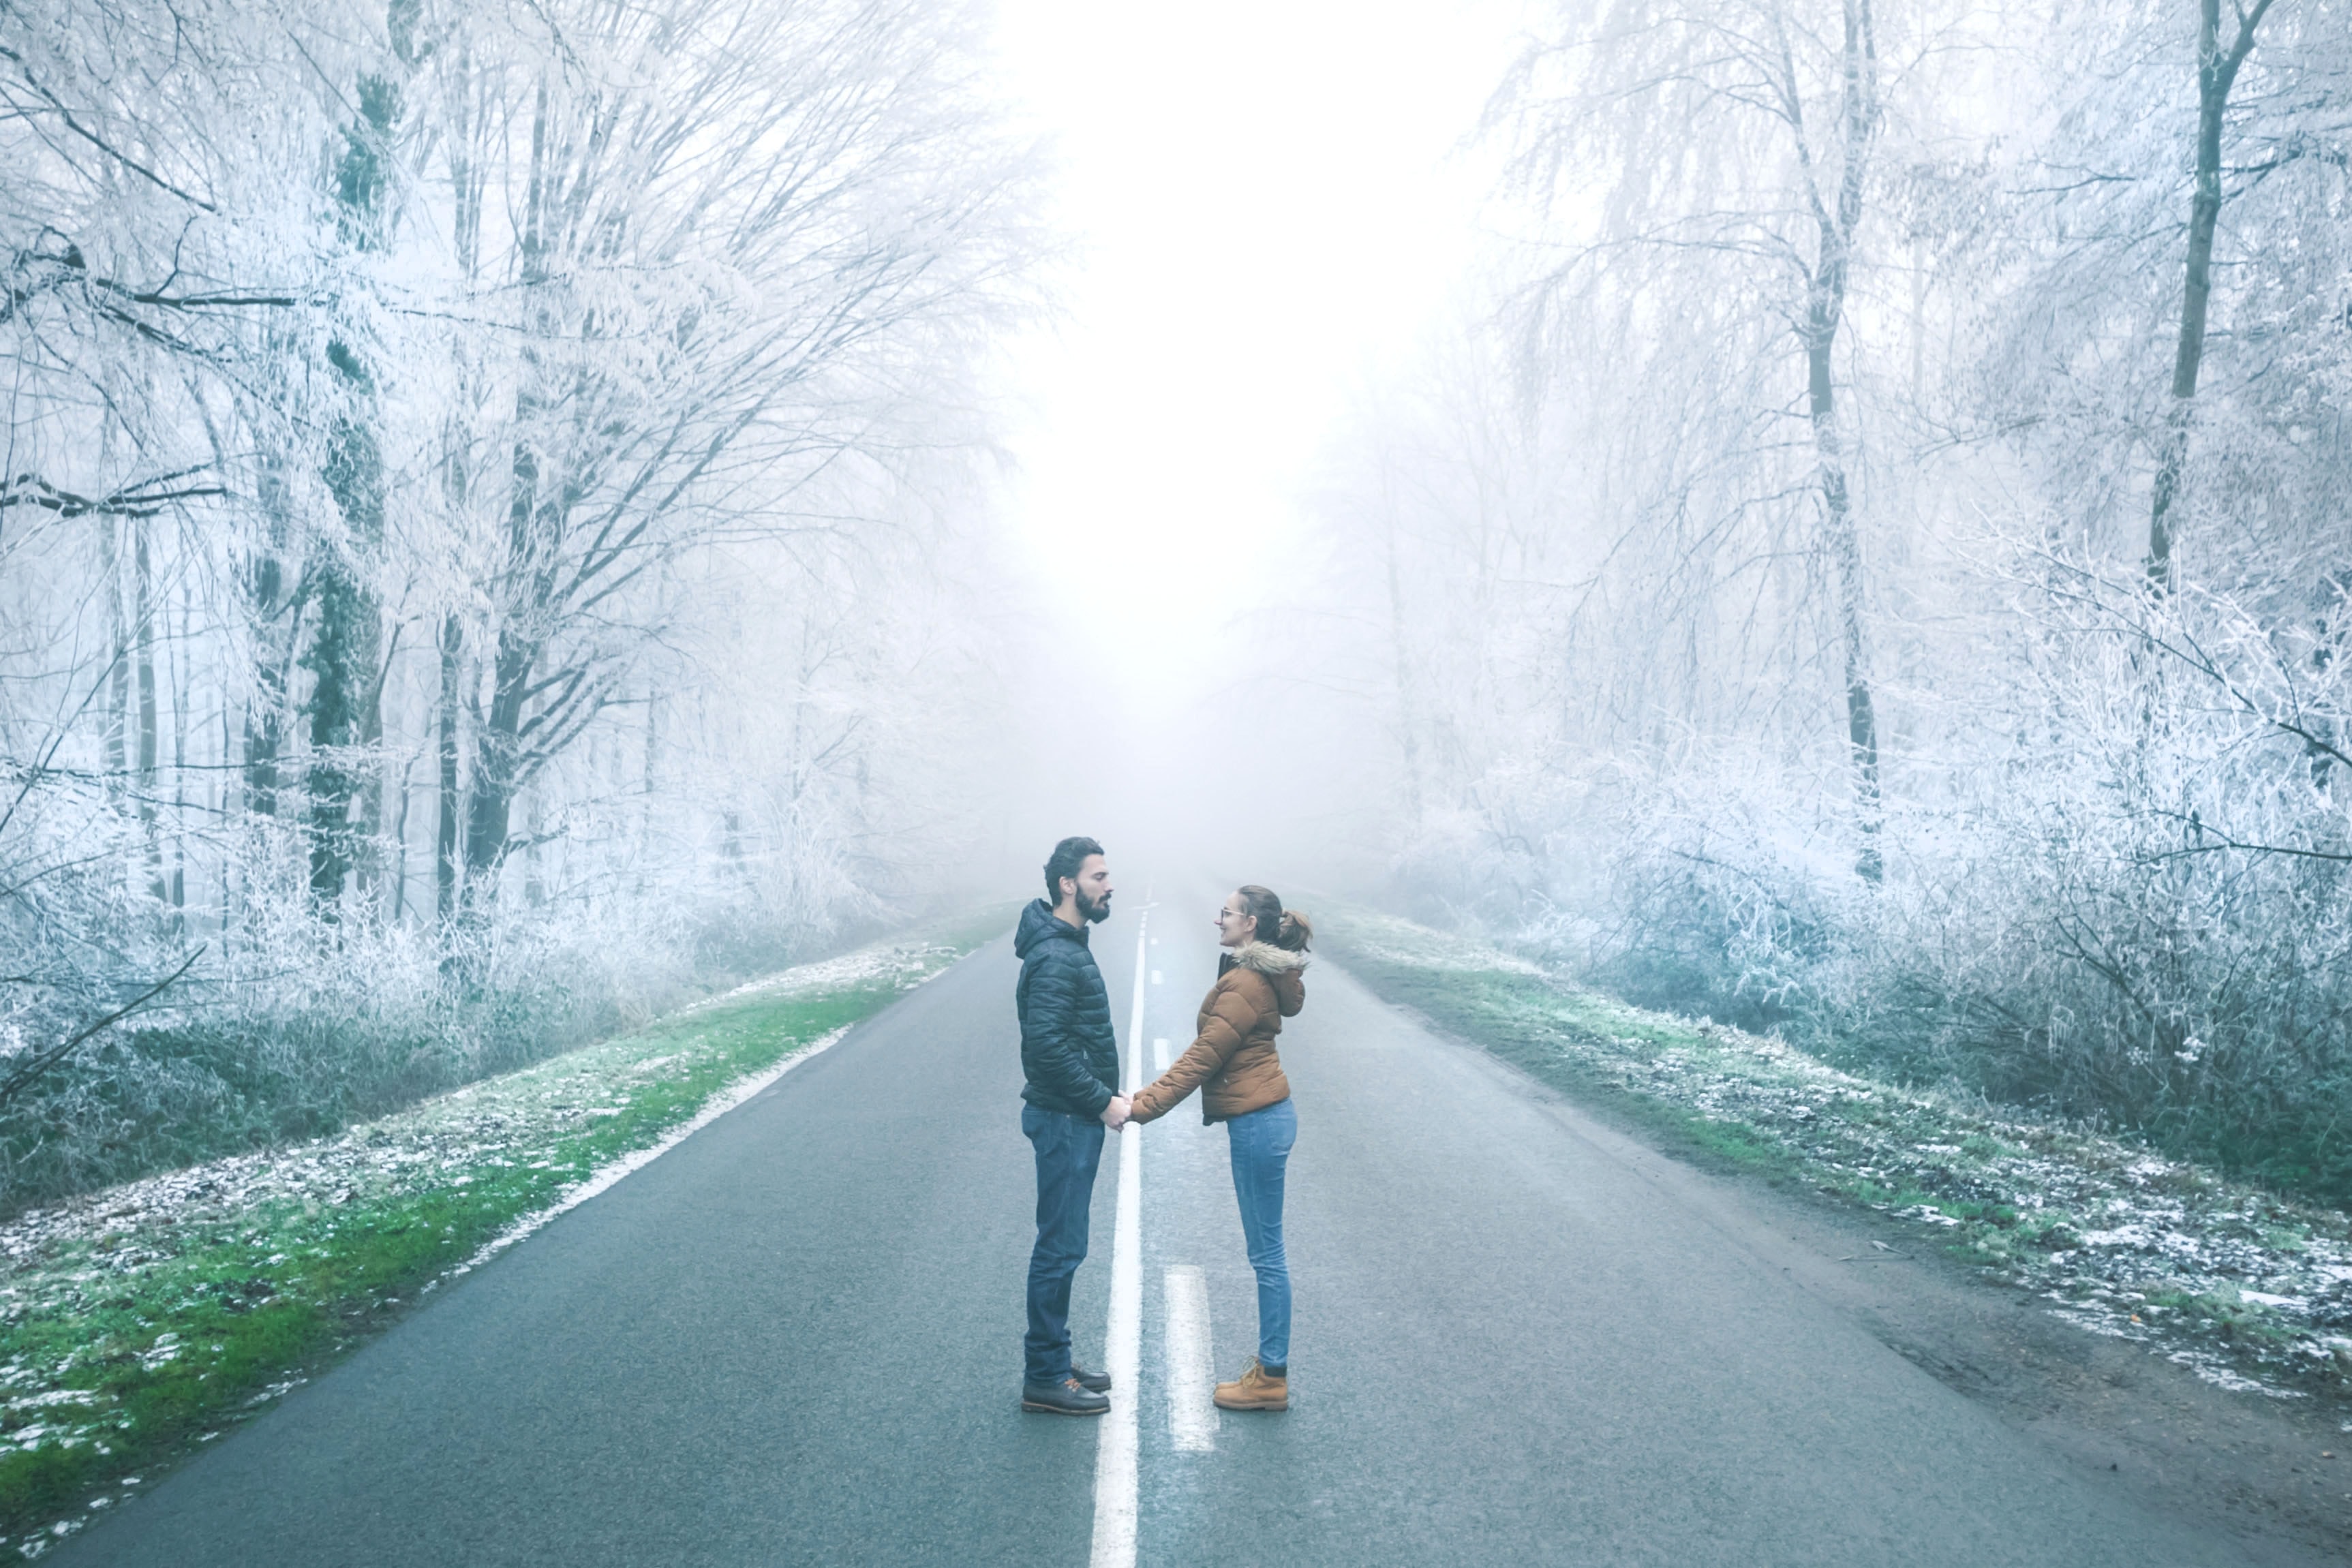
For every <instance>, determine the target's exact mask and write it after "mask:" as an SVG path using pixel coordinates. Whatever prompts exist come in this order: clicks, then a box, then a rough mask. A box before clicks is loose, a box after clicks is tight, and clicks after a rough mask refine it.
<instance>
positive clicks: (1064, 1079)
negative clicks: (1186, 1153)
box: [1013, 838, 1314, 1416]
mask: <svg viewBox="0 0 2352 1568" xmlns="http://www.w3.org/2000/svg"><path fill="white" fill-rule="evenodd" d="M1045 891H1046V893H1047V894H1048V898H1040V899H1036V900H1034V901H1033V902H1032V903H1031V904H1029V906H1028V907H1027V908H1026V909H1024V910H1023V911H1022V912H1021V927H1020V930H1019V932H1018V934H1017V935H1015V936H1014V937H1013V951H1014V952H1015V953H1017V954H1018V955H1019V956H1020V958H1021V979H1020V982H1019V985H1018V987H1017V988H1016V989H1015V991H1014V993H1013V1000H1014V1003H1015V1006H1016V1007H1017V1009H1018V1010H1019V1012H1020V1016H1021V1068H1022V1072H1023V1074H1024V1077H1025V1078H1026V1080H1027V1082H1026V1083H1025V1084H1024V1087H1023V1089H1022V1091H1021V1098H1022V1099H1023V1101H1024V1102H1025V1103H1024V1105H1023V1106H1022V1108H1021V1130H1022V1132H1023V1133H1024V1134H1026V1135H1027V1137H1028V1139H1029V1143H1030V1146H1031V1148H1032V1149H1033V1150H1034V1152H1035V1155H1036V1160H1037V1243H1036V1247H1035V1248H1034V1250H1032V1252H1031V1253H1030V1255H1029V1332H1028V1333H1027V1334H1026V1336H1024V1339H1023V1341H1022V1345H1023V1349H1024V1354H1025V1359H1026V1364H1025V1365H1024V1369H1023V1372H1022V1378H1021V1407H1022V1408H1023V1409H1024V1410H1040V1411H1045V1412H1047V1413H1049V1414H1053V1415H1058V1416H1099V1415H1101V1414H1102V1413H1103V1412H1105V1411H1107V1410H1108V1409H1109V1408H1110V1399H1109V1397H1108V1396H1109V1391H1110V1378H1109V1377H1108V1375H1105V1374H1102V1373H1097V1372H1087V1371H1085V1370H1083V1369H1081V1368H1080V1367H1078V1366H1076V1364H1073V1363H1072V1361H1071V1359H1070V1281H1071V1280H1072V1279H1073V1278H1074V1277H1075V1276H1076V1273H1077V1271H1078V1265H1079V1264H1080V1263H1082V1262H1084V1261H1085V1260H1086V1256H1087V1217H1088V1214H1089V1212H1090V1211H1091V1209H1092V1207H1093V1198H1094V1188H1095V1171H1096V1169H1097V1166H1099V1165H1100V1164H1101V1163H1102V1146H1103V1134H1104V1132H1105V1130H1106V1129H1108V1128H1117V1127H1121V1126H1124V1125H1125V1124H1127V1123H1129V1122H1130V1121H1131V1122H1135V1123H1138V1124H1140V1123H1145V1122H1150V1121H1154V1120H1156V1119H1157V1118H1159V1117H1160V1116H1164V1115H1166V1114H1167V1113H1169V1112H1170V1111H1172V1110H1174V1109H1175V1108H1176V1106H1177V1104H1178V1103H1181V1101H1182V1100H1183V1099H1184V1097H1185V1096H1186V1095H1188V1094H1190V1093H1192V1091H1194V1090H1195V1089H1198V1090H1199V1091H1200V1092H1201V1116H1202V1121H1204V1122H1211V1123H1215V1122H1223V1124H1225V1132H1226V1136H1227V1138H1228V1140H1229V1142H1230V1144H1231V1147H1232V1152H1233V1163H1234V1197H1236V1198H1237V1199H1238V1200H1239V1201H1240V1203H1241V1211H1242V1234H1243V1236H1244V1239H1246V1240H1247V1242H1248V1245H1249V1260H1250V1267H1251V1268H1252V1269H1254V1270H1256V1273H1257V1330H1258V1353H1257V1354H1256V1355H1255V1357H1253V1358H1252V1359H1251V1361H1250V1364H1249V1365H1248V1367H1247V1368H1246V1369H1244V1371H1243V1373H1242V1375H1241V1376H1240V1377H1239V1378H1238V1379H1237V1380H1235V1381H1234V1382H1232V1383H1221V1384H1219V1385H1217V1390H1216V1402H1217V1404H1218V1405H1219V1406H1221V1407H1223V1408H1224V1409H1227V1410H1284V1409H1287V1408H1288V1407H1289V1405H1290V1389H1289V1383H1288V1363H1289V1358H1290V1270H1289V1266H1288V1264H1287V1263H1286V1261H1285V1260H1284V1258H1283V1251H1282V1176H1283V1167H1284V1166H1285V1164H1286V1162H1287V1161H1288V1160H1289V1158H1290V1145H1291V1144H1292V1142H1293V1141H1294V1140H1295V1139H1296V1138H1297V1134H1298V1114H1297V1111H1296V1110H1294V1109H1293V1108H1292V1106H1291V1103H1290V1083H1289V1081H1288V1080H1287V1079H1286V1078H1284V1077H1283V1075H1282V1062H1281V1060H1280V1059H1279V1058H1278V1057H1277V1056H1276V1054H1275V1049H1274V1037H1275V1036H1276V1035H1277V1034H1279V1033H1281V1032H1282V1020H1283V1019H1286V1018H1291V1017H1294V1016H1296V1015H1297V1012H1298V1009H1300V1008H1301V1007H1303V1006H1305V1005H1306V1001H1307V988H1306V984H1305V982H1304V980H1303V979H1302V978H1301V971H1303V970H1304V969H1305V968H1306V967H1307V941H1308V939H1309V938H1310V937H1311V936H1314V928H1313V927H1312V926H1311V925H1308V924H1307V917H1306V916H1305V915H1300V914H1298V913H1297V911H1295V910H1293V911H1287V912H1286V911H1285V910H1284V909H1283V907H1282V900H1280V899H1279V898H1276V896H1275V895H1274V894H1272V893H1271V892H1269V891H1267V890H1266V889H1265V888H1263V887H1256V886H1250V887H1242V888H1236V889H1235V890H1234V892H1233V893H1232V894H1229V895H1228V896H1227V897H1226V899H1225V902H1224V904H1223V907H1222V908H1220V909H1219V910H1218V911H1217V940H1218V943H1219V945H1220V946H1223V948H1224V950H1225V951H1224V954H1223V956H1222V957H1221V958H1219V960H1218V963H1217V980H1216V984H1214V985H1213V986H1212V987H1210V988H1209V994H1208V996H1207V997H1205V998H1202V1003H1201V1015H1200V1020H1199V1023H1198V1025H1197V1030H1198V1033H1197V1036H1196V1038H1195V1039H1194V1040H1193V1041H1192V1046H1191V1048H1190V1049H1189V1050H1187V1051H1185V1052H1184V1054H1183V1055H1182V1056H1181V1057H1179V1058H1178V1059H1177V1060H1176V1061H1175V1063H1174V1064H1173V1065H1172V1066H1171V1067H1170V1068H1169V1069H1168V1071H1166V1072H1163V1073H1161V1074H1160V1078H1159V1081H1158V1082H1154V1083H1152V1084H1151V1085H1150V1087H1149V1088H1145V1089H1139V1090H1138V1091H1137V1092H1135V1094H1134V1096H1133V1097H1132V1098H1131V1099H1130V1098H1129V1096H1126V1095H1123V1094H1121V1093H1119V1092H1118V1040H1117V1039H1116V1037H1114V1035H1113V1034H1112V1032H1111V1021H1110V996H1109V993H1108V991H1107V990H1106V989H1105V988H1104V986H1103V979H1102V974H1101V971H1099V970H1098V969H1097V968H1096V967H1095V960H1094V954H1093V952H1092V950H1091V949H1090V948H1089V947H1088V946H1087V931H1088V929H1089V928H1090V927H1091V926H1093V925H1096V924H1097V923H1099V922H1101V921H1104V920H1107V919H1108V918H1109V917H1110V899H1111V882H1110V867H1109V865H1108V862H1106V861H1105V860H1104V858H1103V848H1102V846H1101V845H1100V844H1098V843H1097V842H1095V841H1094V840H1092V839H1086V838H1073V839H1064V840H1063V841H1061V842H1060V843H1058V844H1055V846H1054V853H1053V857H1052V858H1051V859H1049V860H1048V861H1046V862H1045ZM1049 899H1050V902H1049Z"/></svg>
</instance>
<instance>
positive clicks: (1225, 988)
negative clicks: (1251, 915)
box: [1131, 942, 1307, 1122]
mask: <svg viewBox="0 0 2352 1568" xmlns="http://www.w3.org/2000/svg"><path fill="white" fill-rule="evenodd" d="M1306 967H1307V955H1306V954H1304V953H1293V952H1290V951H1288V950H1287V949H1285V948H1281V947H1277V946H1275V945H1274V944H1273V943H1271V942H1244V943H1243V944H1242V945H1241V946H1238V947H1236V948H1234V950H1233V952H1232V953H1230V954H1229V955H1227V956H1226V958H1225V961H1224V963H1223V965H1222V966H1221V967H1220V971H1219V973H1218V975H1217V983H1216V984H1215V985H1213V986H1211V987H1210V988H1209V994H1208V995H1207V996H1206V997H1205V998H1202V1002H1201V1018H1200V1022H1199V1024H1198V1025H1197V1026H1196V1027H1197V1028H1198V1030H1199V1031H1200V1038H1198V1039H1197V1040H1193V1041H1192V1049H1190V1050H1188V1051H1185V1052H1184V1054H1183V1055H1182V1056H1180V1057H1178V1058H1177V1059H1176V1061H1175V1063H1174V1064H1173V1065H1172V1066H1171V1067H1170V1068H1169V1069H1168V1071H1165V1072H1163V1073H1161V1074H1160V1081H1159V1082H1156V1083H1154V1084H1152V1085H1151V1086H1150V1088H1148V1089H1139V1090H1138V1091H1136V1094H1135V1103H1134V1109H1133V1111H1132V1113H1131V1114H1132V1116H1133V1117H1134V1119H1135V1120H1136V1121H1138V1122H1150V1121H1154V1120H1157V1119H1158V1118H1160V1117H1161V1116H1164V1115H1166V1114H1167V1113H1169V1112H1171V1111H1172V1110H1174V1109H1175V1108H1176V1106H1177V1105H1178V1103H1180V1102H1181V1101H1182V1100H1183V1098H1184V1096H1185V1095H1187V1094H1190V1093H1191V1092H1192V1091H1193V1090H1195V1089H1198V1090H1200V1091H1201V1120H1202V1121H1203V1122H1223V1121H1226V1120H1228V1119H1230V1118H1232V1117H1234V1116H1244V1115H1247V1114H1248V1113H1250V1112H1252V1111H1261V1110H1264V1109H1265V1107H1266V1106H1268V1105H1271V1104H1274V1103H1276V1102H1277V1101H1282V1100H1287V1099H1289V1098H1290V1080H1288V1079H1287V1078H1285V1077H1284V1076H1283V1075H1282V1059H1281V1058H1280V1057H1278V1056H1276V1054H1275V1053H1274V1037H1275V1036H1276V1035H1278V1034H1280V1033H1281V1032H1282V1020H1283V1019H1286V1018H1296V1017H1297V1015H1298V1009H1300V1008H1303V1007H1305V1006H1306V1005H1307V983H1306V981H1305V980H1304V979H1302V978H1301V977H1300V971H1302V970H1303V969H1305V968H1306Z"/></svg>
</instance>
